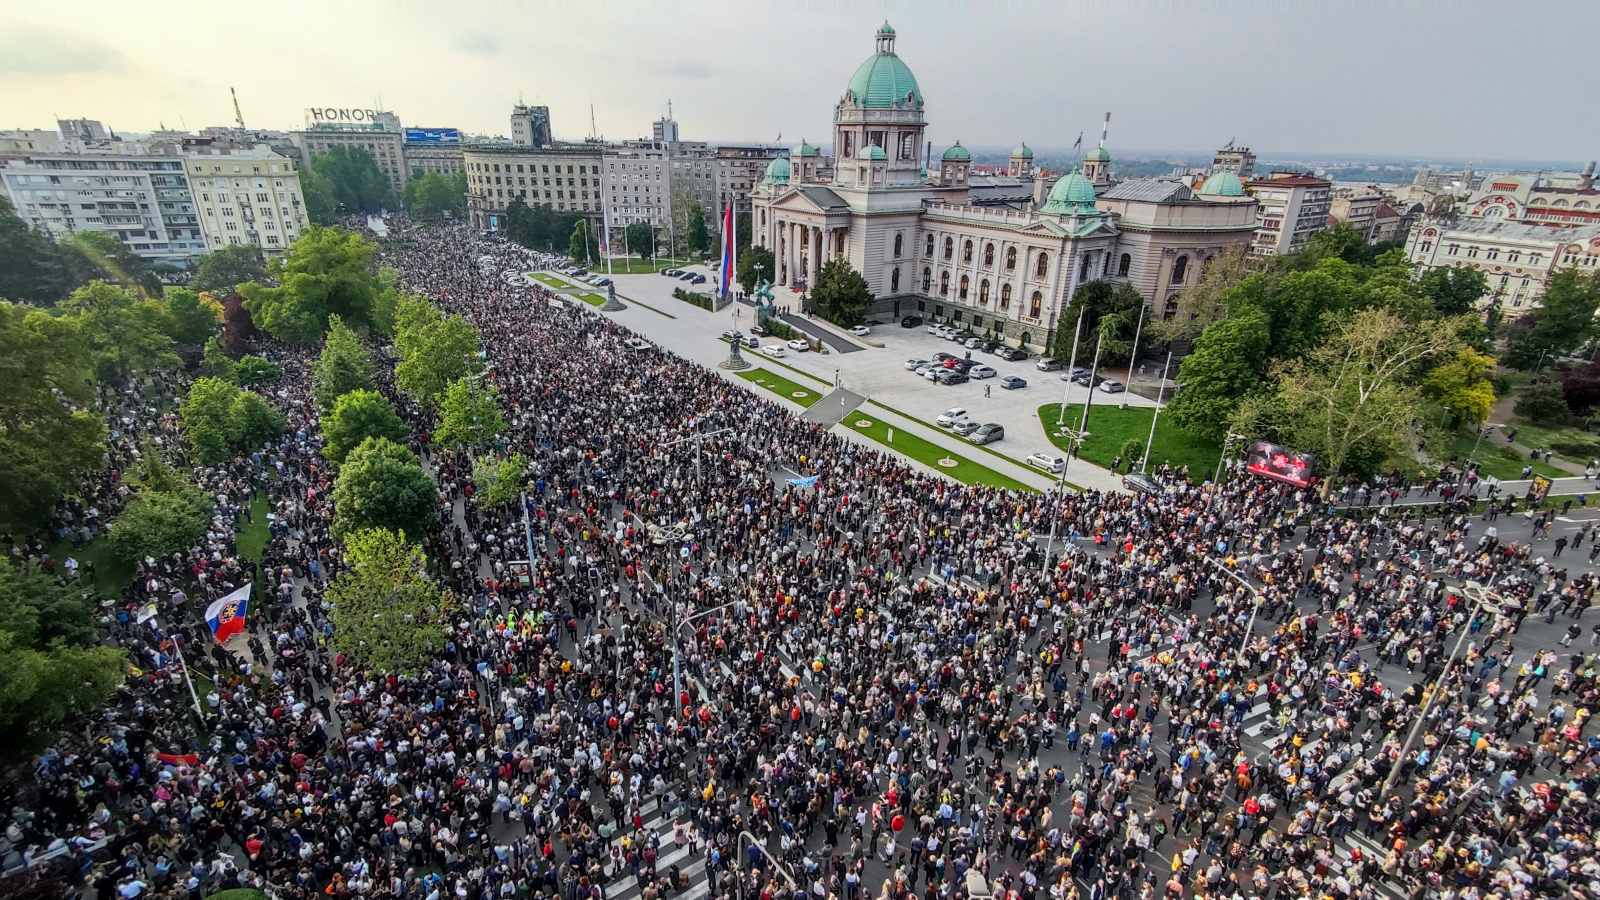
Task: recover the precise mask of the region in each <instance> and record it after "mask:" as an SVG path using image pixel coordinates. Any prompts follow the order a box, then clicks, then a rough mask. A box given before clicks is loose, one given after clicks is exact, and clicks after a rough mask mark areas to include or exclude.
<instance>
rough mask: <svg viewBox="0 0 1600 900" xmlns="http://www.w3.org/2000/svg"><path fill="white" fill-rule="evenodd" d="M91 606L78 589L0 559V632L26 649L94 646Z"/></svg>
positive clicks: (48, 575)
mask: <svg viewBox="0 0 1600 900" xmlns="http://www.w3.org/2000/svg"><path fill="white" fill-rule="evenodd" d="M95 613H96V610H95V607H94V604H93V603H91V602H90V600H89V595H87V594H85V592H84V591H83V589H82V588H81V587H79V586H76V585H72V584H69V583H67V582H65V581H62V580H61V579H60V578H58V577H57V576H55V575H54V574H51V573H48V572H44V571H41V570H39V569H36V568H34V567H32V566H22V567H19V566H17V565H15V564H13V563H12V562H11V560H9V559H6V558H3V557H0V632H5V633H8V634H10V635H11V636H12V637H13V638H15V639H17V640H18V641H20V642H21V643H22V645H23V646H26V647H47V646H49V645H50V644H52V643H54V642H56V641H62V642H64V643H67V644H73V645H76V646H85V645H88V644H92V643H95V640H96V637H97V636H98V630H97V629H96V627H95Z"/></svg>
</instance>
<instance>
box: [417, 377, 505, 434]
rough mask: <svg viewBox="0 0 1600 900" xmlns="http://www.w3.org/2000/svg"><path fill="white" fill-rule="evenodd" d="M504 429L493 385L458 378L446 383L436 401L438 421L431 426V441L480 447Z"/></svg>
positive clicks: (496, 393) (498, 401) (503, 420)
mask: <svg viewBox="0 0 1600 900" xmlns="http://www.w3.org/2000/svg"><path fill="white" fill-rule="evenodd" d="M505 429H506V421H505V417H503V416H502V415H501V414H500V394H499V392H498V391H497V390H495V387H494V385H490V384H483V383H481V382H479V381H477V380H475V379H471V378H460V379H457V380H455V381H452V382H450V386H449V387H448V388H446V389H445V392H444V397H443V398H442V399H441V400H440V401H439V424H438V425H436V426H434V429H433V440H434V442H435V443H438V444H440V445H441V446H445V447H462V448H469V449H482V448H485V447H488V446H489V445H490V444H491V443H493V442H494V439H495V436H496V435H498V434H500V433H501V432H503V431H505Z"/></svg>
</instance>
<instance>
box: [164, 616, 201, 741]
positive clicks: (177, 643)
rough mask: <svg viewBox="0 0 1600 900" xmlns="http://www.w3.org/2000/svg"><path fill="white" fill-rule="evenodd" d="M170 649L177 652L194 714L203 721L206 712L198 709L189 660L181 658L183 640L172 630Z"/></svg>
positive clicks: (198, 700)
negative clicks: (192, 702) (192, 703)
mask: <svg viewBox="0 0 1600 900" xmlns="http://www.w3.org/2000/svg"><path fill="white" fill-rule="evenodd" d="M172 649H173V650H174V651H176V652H177V654H178V667H179V668H181V669H182V670H183V683H184V684H187V685H188V686H189V699H190V700H193V701H194V714H195V715H196V716H197V717H199V719H200V721H201V722H202V723H203V722H205V720H206V714H205V712H204V711H202V710H201V709H200V695H199V694H197V693H195V690H194V679H193V678H190V677H189V662H188V660H186V659H184V658H183V642H182V641H181V640H179V636H178V632H177V631H173V632H172Z"/></svg>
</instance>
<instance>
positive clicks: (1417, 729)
mask: <svg viewBox="0 0 1600 900" xmlns="http://www.w3.org/2000/svg"><path fill="white" fill-rule="evenodd" d="M1493 585H1494V581H1493V579H1491V580H1490V582H1489V584H1488V585H1487V586H1486V585H1482V584H1479V583H1478V582H1476V581H1469V582H1467V583H1466V584H1463V585H1462V586H1461V593H1463V594H1466V595H1467V597H1468V598H1470V599H1471V600H1472V611H1471V612H1469V613H1467V621H1465V622H1463V623H1462V624H1461V637H1459V638H1457V639H1456V646H1455V649H1454V650H1451V651H1450V658H1449V659H1448V660H1446V661H1445V664H1444V668H1443V669H1441V670H1440V671H1439V677H1438V678H1436V679H1434V682H1433V686H1432V688H1431V689H1429V691H1428V696H1427V697H1425V698H1423V701H1422V709H1420V710H1418V712H1417V721H1416V722H1414V723H1412V725H1411V732H1410V733H1409V734H1407V735H1406V742H1405V744H1404V745H1402V746H1401V747H1400V755H1399V756H1397V757H1395V760H1394V765H1392V766H1390V767H1389V777H1387V778H1385V779H1384V780H1383V787H1382V788H1380V789H1379V790H1378V802H1380V803H1381V802H1383V799H1384V798H1385V797H1387V796H1389V792H1390V791H1391V790H1393V789H1394V783H1395V782H1396V781H1398V780H1399V778H1400V766H1401V764H1402V763H1404V762H1405V761H1406V754H1407V753H1410V752H1411V745H1413V744H1415V743H1416V742H1417V735H1418V734H1420V733H1421V732H1422V726H1423V724H1424V723H1426V722H1427V721H1428V711H1429V710H1431V709H1433V702H1434V701H1435V700H1437V699H1438V697H1439V692H1440V691H1443V690H1444V685H1445V682H1446V681H1447V680H1449V678H1450V670H1451V669H1453V668H1454V667H1455V664H1456V657H1458V656H1460V655H1461V648H1462V646H1463V645H1465V644H1466V642H1467V635H1468V634H1470V633H1471V632H1472V620H1473V619H1475V618H1477V617H1478V611H1479V610H1480V609H1483V608H1485V607H1487V608H1488V609H1489V611H1491V612H1493V613H1494V614H1495V615H1499V614H1500V604H1499V603H1498V602H1494V601H1499V600H1502V599H1503V598H1502V597H1501V596H1500V594H1498V593H1497V592H1495V591H1494V589H1493Z"/></svg>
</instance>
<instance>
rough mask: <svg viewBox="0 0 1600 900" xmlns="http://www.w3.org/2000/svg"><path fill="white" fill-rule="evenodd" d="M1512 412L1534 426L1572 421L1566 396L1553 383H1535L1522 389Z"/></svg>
mask: <svg viewBox="0 0 1600 900" xmlns="http://www.w3.org/2000/svg"><path fill="white" fill-rule="evenodd" d="M1513 411H1514V412H1516V414H1517V416H1518V418H1522V419H1526V420H1528V421H1529V422H1533V423H1534V424H1536V425H1565V424H1567V422H1568V421H1570V420H1571V419H1572V409H1571V408H1570V407H1568V406H1567V396H1566V394H1565V393H1564V392H1563V391H1562V390H1561V385H1559V384H1557V383H1556V382H1554V381H1535V382H1534V383H1532V384H1530V385H1528V386H1527V387H1525V388H1523V389H1522V390H1521V391H1519V392H1518V393H1517V405H1516V407H1515V408H1514V410H1513Z"/></svg>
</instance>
